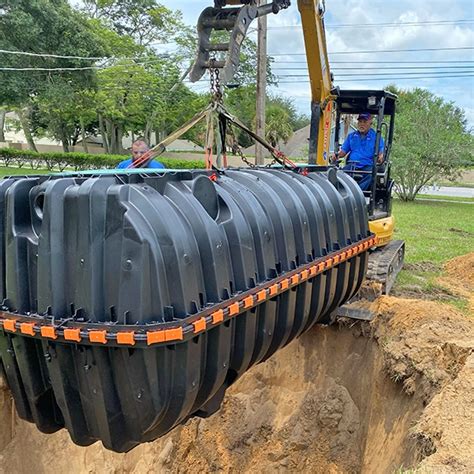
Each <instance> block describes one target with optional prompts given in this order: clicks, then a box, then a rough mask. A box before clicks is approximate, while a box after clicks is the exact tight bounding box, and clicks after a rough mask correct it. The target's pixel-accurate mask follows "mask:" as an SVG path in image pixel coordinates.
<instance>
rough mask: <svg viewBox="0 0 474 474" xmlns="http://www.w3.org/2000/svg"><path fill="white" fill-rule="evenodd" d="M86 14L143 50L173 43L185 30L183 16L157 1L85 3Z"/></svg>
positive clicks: (100, 1)
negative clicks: (134, 42)
mask: <svg viewBox="0 0 474 474" xmlns="http://www.w3.org/2000/svg"><path fill="white" fill-rule="evenodd" d="M84 4H85V8H84V10H85V11H86V12H87V13H88V15H89V16H90V17H91V18H99V19H101V20H102V21H103V22H104V23H105V24H106V25H108V26H110V28H111V29H112V30H113V31H115V32H116V33H118V34H119V35H121V36H122V35H126V36H130V37H132V38H133V39H134V40H135V41H136V42H137V43H138V44H139V45H141V46H150V45H151V44H152V43H166V42H169V41H172V40H173V39H174V36H175V35H176V34H179V32H180V31H181V30H182V29H183V28H184V25H183V23H182V19H181V17H182V15H181V13H180V12H179V11H177V12H176V11H172V10H170V9H168V8H166V7H164V6H163V5H161V4H159V3H158V2H157V1H156V0H84Z"/></svg>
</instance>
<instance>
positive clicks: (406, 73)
mask: <svg viewBox="0 0 474 474" xmlns="http://www.w3.org/2000/svg"><path fill="white" fill-rule="evenodd" d="M452 73H455V74H473V73H474V71H472V70H471V71H439V72H437V71H420V72H403V73H401V75H403V76H415V75H420V74H437V75H439V77H444V76H445V75H449V74H452ZM364 74H366V73H363V72H360V73H356V72H354V73H352V72H350V73H342V74H336V75H335V76H336V77H346V76H361V75H364ZM367 74H370V75H371V76H393V75H394V74H397V73H396V72H380V73H377V72H374V73H372V72H369V73H367ZM276 77H309V75H308V74H277V75H276Z"/></svg>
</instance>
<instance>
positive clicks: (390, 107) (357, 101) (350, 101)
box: [336, 90, 397, 115]
mask: <svg viewBox="0 0 474 474" xmlns="http://www.w3.org/2000/svg"><path fill="white" fill-rule="evenodd" d="M369 98H374V101H373V102H374V103H373V104H370V103H369ZM382 98H385V109H384V111H385V115H391V114H393V113H394V112H395V103H396V100H397V96H396V95H395V94H393V93H392V92H389V91H384V90H340V91H339V94H338V96H337V99H336V102H337V105H338V109H339V111H340V112H341V113H343V114H360V113H364V112H368V113H372V114H374V113H377V110H378V105H379V103H380V100H381V99H382Z"/></svg>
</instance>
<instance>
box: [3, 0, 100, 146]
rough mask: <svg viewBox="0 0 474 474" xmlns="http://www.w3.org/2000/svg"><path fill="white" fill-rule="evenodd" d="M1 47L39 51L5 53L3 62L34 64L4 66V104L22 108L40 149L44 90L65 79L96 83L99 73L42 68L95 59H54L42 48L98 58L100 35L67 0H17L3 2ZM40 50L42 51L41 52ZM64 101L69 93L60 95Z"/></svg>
mask: <svg viewBox="0 0 474 474" xmlns="http://www.w3.org/2000/svg"><path fill="white" fill-rule="evenodd" d="M0 48H1V49H5V50H10V51H20V52H29V53H33V56H26V55H16V54H4V53H2V54H0V58H1V59H2V66H4V67H12V68H32V69H33V70H28V71H1V72H0V81H1V83H2V87H1V88H0V105H3V106H6V107H8V108H9V109H10V110H16V111H17V114H18V116H19V119H20V122H21V124H22V127H23V129H24V133H25V137H26V138H27V141H28V143H29V145H30V148H32V149H35V144H34V141H33V134H32V124H31V119H32V114H33V111H34V109H35V107H36V106H37V101H38V99H39V97H40V96H41V94H43V93H45V91H46V92H47V94H49V95H51V89H52V88H53V87H55V86H58V87H59V88H60V89H62V90H66V89H67V87H65V84H68V85H70V86H71V87H73V88H74V90H77V89H79V88H84V87H86V88H87V87H92V85H93V81H94V77H95V72H94V71H93V70H92V69H85V70H81V71H74V72H66V71H64V72H62V73H56V74H55V75H53V74H52V73H51V72H48V71H42V70H40V68H73V67H76V68H82V67H86V68H87V67H89V66H91V65H92V64H93V63H92V62H91V61H90V60H83V59H77V58H54V57H48V56H41V55H38V54H37V53H53V54H56V55H65V56H81V57H97V56H103V55H104V48H103V45H102V43H101V41H100V38H99V37H97V35H96V34H95V33H94V31H93V29H92V28H91V26H90V24H89V22H88V20H87V19H85V18H84V17H83V16H82V15H80V14H79V13H78V12H76V11H74V10H72V8H71V7H70V6H69V4H68V3H67V1H66V0H16V1H14V2H13V1H9V2H6V3H4V4H3V5H2V14H1V17H0ZM34 54H37V55H36V56H35V55H34ZM55 98H56V100H57V101H58V103H61V101H62V100H63V99H64V100H66V99H67V97H66V96H65V95H61V94H60V93H59V92H57V93H56V94H55Z"/></svg>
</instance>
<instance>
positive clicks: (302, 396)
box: [0, 260, 474, 473]
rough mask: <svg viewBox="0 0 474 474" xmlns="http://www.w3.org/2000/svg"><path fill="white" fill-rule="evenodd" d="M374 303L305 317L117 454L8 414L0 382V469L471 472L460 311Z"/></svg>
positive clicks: (468, 325) (471, 342) (472, 403)
mask: <svg viewBox="0 0 474 474" xmlns="http://www.w3.org/2000/svg"><path fill="white" fill-rule="evenodd" d="M462 263H463V264H464V263H465V261H464V260H463V261H462ZM450 265H451V264H450ZM374 305H375V306H373V308H375V309H376V311H377V313H378V316H377V318H376V319H375V320H374V321H373V322H372V323H370V324H369V323H354V322H353V321H341V323H340V324H339V325H337V326H333V327H317V328H314V329H313V330H311V331H310V332H309V333H307V334H305V335H304V336H303V337H301V338H300V339H298V340H296V341H294V342H293V343H292V344H290V345H289V346H287V347H285V348H284V349H282V350H280V351H279V352H278V353H277V354H275V355H274V356H273V357H272V358H271V359H270V360H268V361H267V362H265V363H263V364H260V365H258V366H256V367H254V368H253V369H251V370H250V371H249V372H248V373H247V374H245V375H244V376H243V377H242V378H241V379H240V380H239V381H237V382H236V383H235V385H233V386H232V387H231V388H230V389H229V390H228V392H227V395H226V397H225V399H224V403H223V405H222V409H221V410H220V411H219V412H218V413H217V414H215V415H214V416H212V417H210V418H208V419H205V420H203V419H198V418H193V419H191V420H189V421H188V422H187V423H186V425H184V426H181V427H178V428H177V429H175V430H174V431H172V432H171V433H170V434H169V435H167V436H165V437H163V438H162V439H160V440H158V441H155V442H153V443H150V444H146V445H141V446H139V447H137V448H136V449H134V450H132V451H131V452H129V453H127V454H115V453H112V452H110V451H106V450H105V449H103V448H102V446H101V445H100V444H98V443H96V444H95V445H93V446H90V447H88V448H80V447H77V446H75V445H73V444H72V443H71V441H70V440H69V436H68V434H67V432H65V431H64V430H62V431H61V432H58V433H56V434H53V435H43V434H41V433H39V432H38V431H37V430H36V428H35V427H34V426H33V425H30V424H28V423H25V422H22V421H20V420H18V419H16V418H15V419H14V423H13V425H12V415H11V413H12V412H11V407H10V406H9V402H8V398H7V399H5V394H6V392H5V390H3V391H2V390H1V389H0V394H1V395H0V420H1V423H2V430H1V431H2V433H1V434H0V450H1V451H0V452H1V455H0V471H2V469H3V471H2V472H9V473H17V472H25V473H26V472H31V471H34V472H39V473H41V472H48V473H55V472H58V473H60V472H61V473H62V472H81V473H86V472H88V473H89V472H103V471H107V472H133V473H143V472H158V471H160V472H185V471H189V472H197V471H199V472H200V471H206V472H207V471H220V472H255V471H260V472H264V473H266V472H268V473H270V472H272V473H273V472H275V471H276V472H288V471H302V472H311V473H315V472H316V473H319V472H321V473H323V472H324V473H343V472H344V473H352V472H354V473H355V472H370V473H372V472H377V473H384V472H386V473H392V472H394V471H397V470H398V469H400V468H404V469H407V468H410V467H416V466H421V467H422V468H426V469H427V470H428V472H474V377H473V372H474V355H472V350H473V347H474V324H473V322H472V320H470V319H469V318H466V316H464V315H462V314H459V313H458V312H457V311H456V310H454V309H453V308H452V307H450V306H448V305H445V304H442V303H437V302H429V301H418V300H410V299H400V298H393V297H383V298H380V299H379V300H377V301H376V302H374ZM2 397H3V398H2ZM6 426H8V427H11V428H12V429H13V431H12V432H10V431H9V430H10V428H6V429H5V428H4V427H6ZM6 443H8V444H6ZM2 448H3V449H2ZM25 453H27V455H25ZM421 472H423V471H421Z"/></svg>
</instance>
